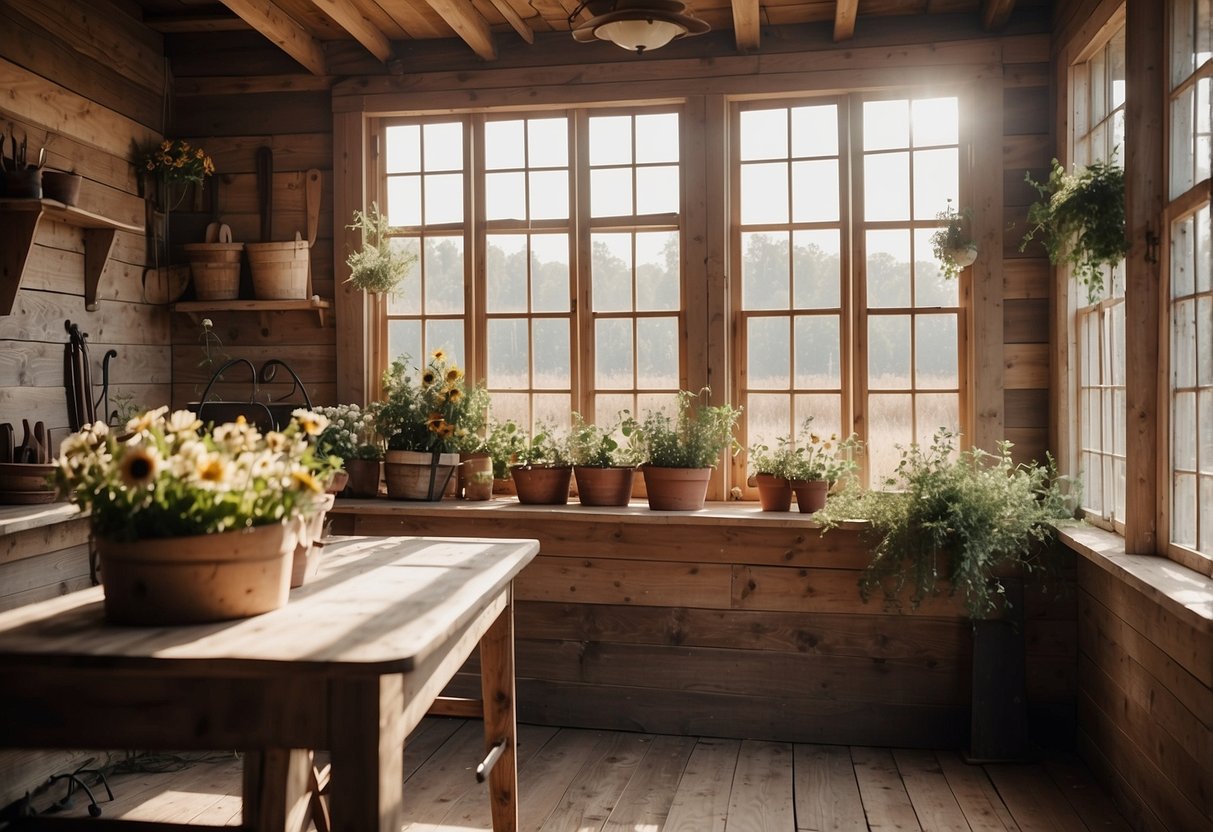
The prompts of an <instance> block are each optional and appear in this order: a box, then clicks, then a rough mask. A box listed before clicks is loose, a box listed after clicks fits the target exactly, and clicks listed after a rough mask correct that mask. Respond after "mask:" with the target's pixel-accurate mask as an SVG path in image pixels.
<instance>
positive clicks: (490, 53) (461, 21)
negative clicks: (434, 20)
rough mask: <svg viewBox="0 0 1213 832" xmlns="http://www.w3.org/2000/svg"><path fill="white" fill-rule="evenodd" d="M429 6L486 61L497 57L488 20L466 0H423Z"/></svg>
mask: <svg viewBox="0 0 1213 832" xmlns="http://www.w3.org/2000/svg"><path fill="white" fill-rule="evenodd" d="M425 1H426V2H427V3H429V4H430V8H432V9H433V10H434V11H436V12H438V15H439V16H440V17H441V18H442V19H443V20H445V21H446V23H447V25H448V26H450V27H451V28H452V29H454V30H455V34H457V35H459V37H461V38H463V41H464V43H466V44H467V45H468V46H470V47H472V51H473V52H475V53H476V54H477V55H479V56H480V57H482V58H484V59H485V60H486V61H494V60H496V59H497V47H496V46H494V45H493V33H492V31H491V30H490V29H489V22H488V21H487V20H485V19H484V16H483V15H481V14H480V12H478V11H476V8H475V7H474V6H473V5H472V4H471V3H470V2H468V0H425Z"/></svg>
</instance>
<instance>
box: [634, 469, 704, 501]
mask: <svg viewBox="0 0 1213 832" xmlns="http://www.w3.org/2000/svg"><path fill="white" fill-rule="evenodd" d="M640 470H641V471H643V472H644V486H645V489H646V490H647V491H648V495H649V508H650V509H653V510H654V511H698V510H699V509H701V508H703V501H704V499H705V498H706V497H707V495H708V480H710V479H711V478H712V469H711V468H658V467H656V466H653V465H645V466H644V467H642V468H641V469H640Z"/></svg>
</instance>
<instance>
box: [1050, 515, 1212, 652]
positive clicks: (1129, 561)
mask: <svg viewBox="0 0 1213 832" xmlns="http://www.w3.org/2000/svg"><path fill="white" fill-rule="evenodd" d="M1057 531H1058V535H1059V536H1060V539H1061V542H1062V543H1063V544H1064V545H1065V546H1067V547H1068V548H1070V549H1072V550H1074V551H1075V552H1077V553H1078V555H1079V556H1081V557H1083V558H1085V559H1086V560H1088V561H1089V562H1091V563H1092V564H1094V565H1095V566H1098V567H1099V568H1100V569H1102V570H1104V571H1105V572H1107V573H1108V574H1109V575H1112V576H1113V577H1115V578H1116V579H1117V580H1119V581H1121V582H1123V583H1125V584H1127V585H1129V586H1131V587H1132V588H1133V589H1135V590H1136V591H1138V592H1140V593H1141V594H1142V595H1144V596H1146V597H1147V598H1149V599H1150V600H1152V601H1154V602H1155V603H1156V604H1159V605H1160V606H1162V607H1164V608H1166V610H1167V611H1168V612H1170V613H1172V614H1174V615H1175V616H1177V617H1178V618H1180V619H1181V620H1182V621H1184V622H1186V623H1188V624H1190V625H1191V626H1193V627H1196V628H1197V629H1198V630H1200V631H1202V632H1205V633H1208V634H1210V635H1213V579H1211V578H1208V577H1206V576H1204V575H1202V574H1200V573H1199V572H1196V571H1194V570H1192V569H1189V568H1187V567H1186V566H1183V565H1182V564H1179V563H1176V562H1175V561H1172V560H1168V559H1167V558H1165V557H1162V556H1159V555H1130V554H1127V553H1126V552H1125V540H1124V538H1123V537H1121V536H1120V535H1118V534H1116V533H1114V532H1110V531H1107V530H1105V529H1100V528H1097V527H1095V526H1090V525H1079V524H1074V525H1068V524H1067V525H1059V526H1058V528H1057Z"/></svg>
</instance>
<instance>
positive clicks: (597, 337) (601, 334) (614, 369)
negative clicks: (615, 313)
mask: <svg viewBox="0 0 1213 832" xmlns="http://www.w3.org/2000/svg"><path fill="white" fill-rule="evenodd" d="M594 365H595V373H594V386H595V387H596V388H598V389H599V390H626V389H630V388H631V387H632V386H633V384H632V382H633V376H632V321H631V319H630V318H609V319H605V320H599V321H597V322H595V325H594Z"/></svg>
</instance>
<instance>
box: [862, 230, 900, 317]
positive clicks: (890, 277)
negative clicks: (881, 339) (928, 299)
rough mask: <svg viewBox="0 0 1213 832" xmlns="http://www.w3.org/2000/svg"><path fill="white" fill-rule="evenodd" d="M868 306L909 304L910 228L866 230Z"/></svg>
mask: <svg viewBox="0 0 1213 832" xmlns="http://www.w3.org/2000/svg"><path fill="white" fill-rule="evenodd" d="M867 249H868V252H867V253H868V256H867V271H868V274H867V287H868V306H869V307H900V306H909V305H910V232H909V231H901V230H898V231H869V232H868V233H867Z"/></svg>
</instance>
